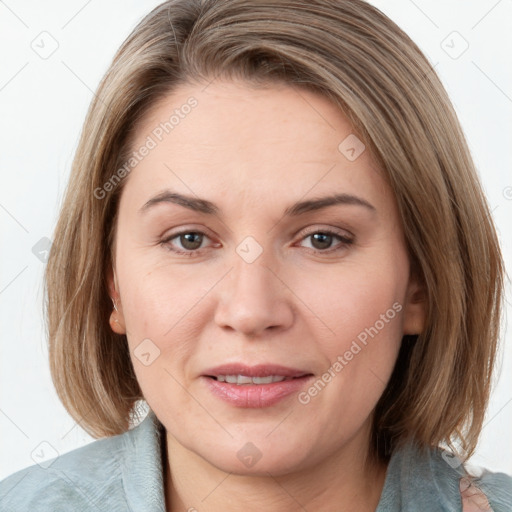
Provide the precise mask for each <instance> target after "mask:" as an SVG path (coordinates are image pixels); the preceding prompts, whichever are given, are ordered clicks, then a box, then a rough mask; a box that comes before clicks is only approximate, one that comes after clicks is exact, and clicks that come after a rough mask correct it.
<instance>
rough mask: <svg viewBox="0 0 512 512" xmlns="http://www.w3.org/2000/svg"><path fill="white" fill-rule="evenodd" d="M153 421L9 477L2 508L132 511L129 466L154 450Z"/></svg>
mask: <svg viewBox="0 0 512 512" xmlns="http://www.w3.org/2000/svg"><path fill="white" fill-rule="evenodd" d="M153 418H154V417H153ZM151 420H152V417H148V418H146V419H145V420H144V421H143V422H142V423H141V424H140V425H138V426H137V427H135V428H134V429H132V430H129V431H128V432H125V433H124V434H120V435H117V436H114V437H109V438H104V439H99V440H96V441H93V442H92V443H90V444H88V445H86V446H83V447H81V448H77V449H75V450H72V451H70V452H68V453H65V454H63V455H60V456H58V457H56V458H54V459H51V460H49V461H45V462H44V464H41V465H38V464H35V465H33V466H30V467H28V468H25V469H22V470H20V471H17V472H16V473H14V474H12V475H10V476H8V477H7V478H5V479H4V480H2V481H1V482H0V505H1V506H0V508H1V509H2V510H5V511H6V512H8V511H11V510H12V511H13V512H14V511H16V512H21V511H25V510H27V511H29V510H30V511H32V510H38V511H52V512H53V511H61V510H62V511H64V510H66V511H67V510H77V511H81V510H112V511H115V510H129V509H130V507H129V506H128V505H127V496H126V492H125V481H124V480H125V478H124V477H125V476H126V466H127V462H128V460H129V459H130V458H131V457H135V456H136V455H138V456H141V453H138V452H139V449H140V451H141V452H144V451H147V448H151V447H150V446H148V443H147V440H148V436H150V435H151V431H152V428H151V427H152V425H150V424H149V423H150V421H151ZM150 451H151V450H150ZM134 452H137V453H134ZM144 455H146V458H147V456H148V455H150V454H144ZM144 455H142V458H144ZM151 455H154V454H151ZM132 470H133V471H135V469H134V468H132Z"/></svg>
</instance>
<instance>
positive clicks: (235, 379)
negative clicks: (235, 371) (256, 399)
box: [207, 374, 311, 386]
mask: <svg viewBox="0 0 512 512" xmlns="http://www.w3.org/2000/svg"><path fill="white" fill-rule="evenodd" d="M305 375H306V374H304V375H301V376H299V377H285V376H284V375H268V376H267V377H250V376H249V375H240V374H239V375H207V377H210V378H211V379H215V380H216V381H217V382H227V383H228V384H236V385H237V386H245V385H247V384H253V385H254V384H256V385H260V384H272V383H273V382H283V381H285V380H292V379H300V378H301V377H304V376H305ZM310 375H311V374H310Z"/></svg>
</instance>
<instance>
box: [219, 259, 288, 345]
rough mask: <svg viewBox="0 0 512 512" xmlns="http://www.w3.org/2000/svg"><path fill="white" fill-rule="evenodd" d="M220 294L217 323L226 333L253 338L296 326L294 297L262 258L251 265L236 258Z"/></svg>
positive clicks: (220, 288)
mask: <svg viewBox="0 0 512 512" xmlns="http://www.w3.org/2000/svg"><path fill="white" fill-rule="evenodd" d="M273 267H274V268H275V265H273ZM218 293H219V300H218V303H217V308H216V312H215V322H216V324H217V325H219V326H220V327H222V328H223V329H227V330H233V331H236V332H238V333H240V334H243V335H245V336H247V337H251V338H254V337H258V336H261V335H263V334H264V333H265V332H266V331H271V330H272V331H279V330H285V329H287V328H288V327H290V326H291V325H292V323H293V317H294V309H293V305H292V303H291V300H292V297H293V294H292V293H291V292H290V290H289V288H288V287H287V285H286V284H285V283H284V282H283V280H282V278H281V277H280V276H279V273H278V272H276V271H275V270H273V269H271V268H270V267H269V266H267V264H266V261H265V260H264V258H263V256H260V258H258V259H257V260H256V261H254V262H252V263H247V262H246V261H244V260H243V259H241V258H238V256H237V257H236V258H235V261H234V267H233V269H232V270H231V271H230V272H229V273H228V275H227V276H226V278H225V279H224V280H223V282H222V286H221V287H219V289H218Z"/></svg>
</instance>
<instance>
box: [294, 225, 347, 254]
mask: <svg viewBox="0 0 512 512" xmlns="http://www.w3.org/2000/svg"><path fill="white" fill-rule="evenodd" d="M307 239H310V240H311V247H309V248H310V249H312V250H313V251H315V252H322V253H328V252H333V251H337V250H342V249H346V248H347V246H349V245H351V244H352V243H353V242H354V240H353V238H350V237H349V236H346V235H342V234H340V233H336V232H335V231H332V230H329V229H322V230H316V231H313V232H311V233H309V234H307V235H306V236H305V237H303V238H302V240H307ZM336 240H338V241H339V243H338V244H337V245H335V246H334V247H333V243H334V242H335V241H336Z"/></svg>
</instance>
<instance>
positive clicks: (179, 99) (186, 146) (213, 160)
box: [123, 81, 392, 207]
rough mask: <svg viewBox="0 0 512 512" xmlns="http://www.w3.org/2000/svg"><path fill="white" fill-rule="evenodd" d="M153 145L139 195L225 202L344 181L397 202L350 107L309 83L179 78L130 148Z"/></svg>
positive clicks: (134, 174) (340, 185) (136, 187)
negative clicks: (167, 193)
mask: <svg viewBox="0 0 512 512" xmlns="http://www.w3.org/2000/svg"><path fill="white" fill-rule="evenodd" d="M144 145H146V146H148V147H149V146H151V149H150V150H149V151H145V153H146V155H145V156H144V157H143V158H142V159H140V161H139V162H138V163H137V164H136V166H135V167H134V169H133V170H132V171H131V172H130V176H129V178H128V183H127V185H126V190H125V192H123V195H125V193H126V194H127V195H128V196H129V197H132V198H134V197H135V196H136V197H139V198H142V197H145V196H148V195H150V194H154V193H157V192H160V191H162V190H164V189H165V188H174V189H176V188H178V189H181V190H182V191H184V192H185V191H186V192H187V193H189V194H190V193H193V194H197V195H200V196H201V197H209V198H211V199H212V200H214V201H215V202H216V203H222V202H223V201H224V202H225V201H226V198H228V197H229V198H230V199H229V200H230V201H231V199H232V198H235V197H237V198H239V199H240V198H241V197H242V196H243V198H244V200H245V201H246V202H251V201H252V202H253V206H257V205H261V204H262V203H261V201H263V200H266V201H283V200H284V201H287V199H288V198H293V199H295V200H296V199H297V197H300V196H304V195H305V194H308V191H310V192H311V194H312V195H316V194H317V193H325V192H327V191H332V190H331V189H334V188H335V189H336V190H335V191H336V192H342V193H357V194H358V195H366V196H367V198H368V199H369V198H370V197H371V198H372V200H373V202H377V203H381V205H380V206H381V207H382V206H384V205H385V203H386V202H388V203H389V201H390V200H391V201H392V197H391V196H390V191H389V190H387V185H386V182H385V180H384V178H383V176H382V173H381V171H380V170H379V169H378V167H377V165H376V163H375V161H374V160H373V158H372V155H371V154H370V152H369V151H368V150H366V149H365V148H364V145H363V143H362V142H361V141H360V140H359V139H358V138H357V136H356V135H355V133H354V130H353V127H352V126H351V124H350V123H349V121H348V120H347V118H346V117H345V116H344V115H343V113H342V112H341V110H340V109H339V108H338V107H337V106H336V105H334V104H333V103H331V102H330V101H329V100H328V99H327V98H326V97H324V96H321V95H320V94H317V93H314V92H311V91H308V90H305V89H300V88H296V87H290V86H286V85H275V86H268V87H265V88H255V87H253V86H251V85H250V84H247V83H245V82H215V81H214V82H212V83H211V84H209V85H207V86H206V87H205V85H200V86H199V85H191V84H183V85H180V87H179V88H178V89H176V90H175V91H174V92H173V93H171V94H169V95H168V96H167V97H165V98H163V99H162V100H160V101H159V102H158V103H156V104H155V105H154V106H153V107H152V108H151V109H150V110H149V111H148V112H147V113H146V115H145V117H144V118H143V120H142V121H141V122H140V123H139V124H138V126H137V127H136V131H135V137H134V140H133V142H132V147H131V149H132V151H136V152H137V151H139V150H140V148H142V147H143V146H144ZM368 196H370V197H368ZM146 199H147V197H146ZM139 202H140V201H139ZM388 206H389V205H388Z"/></svg>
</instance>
